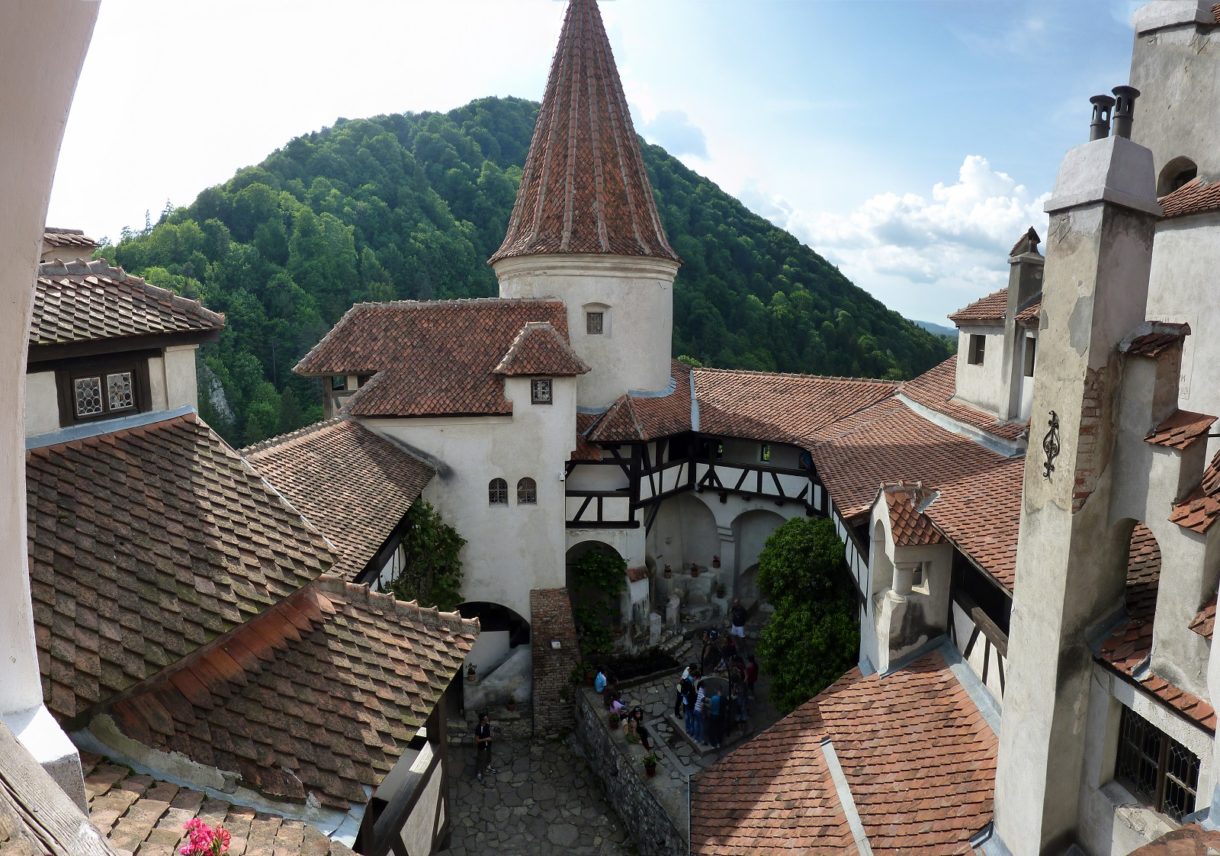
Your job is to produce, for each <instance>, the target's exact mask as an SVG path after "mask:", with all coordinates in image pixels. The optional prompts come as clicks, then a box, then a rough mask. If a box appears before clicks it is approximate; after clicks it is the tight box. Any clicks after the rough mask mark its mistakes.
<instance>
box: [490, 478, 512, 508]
mask: <svg viewBox="0 0 1220 856" xmlns="http://www.w3.org/2000/svg"><path fill="white" fill-rule="evenodd" d="M487 504H488V505H508V482H506V481H505V480H504V479H492V480H491V481H489V482H488V483H487Z"/></svg>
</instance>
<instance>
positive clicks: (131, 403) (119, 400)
mask: <svg viewBox="0 0 1220 856" xmlns="http://www.w3.org/2000/svg"><path fill="white" fill-rule="evenodd" d="M106 396H107V401H108V402H109V404H110V409H111V410H130V409H131V408H133V407H135V406H136V396H135V387H134V386H133V385H132V380H131V372H114V373H113V374H108V375H106Z"/></svg>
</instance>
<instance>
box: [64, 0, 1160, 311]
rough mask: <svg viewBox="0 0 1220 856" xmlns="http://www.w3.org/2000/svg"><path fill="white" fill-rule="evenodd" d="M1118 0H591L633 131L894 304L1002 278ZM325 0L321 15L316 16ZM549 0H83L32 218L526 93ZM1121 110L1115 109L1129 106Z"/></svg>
mask: <svg viewBox="0 0 1220 856" xmlns="http://www.w3.org/2000/svg"><path fill="white" fill-rule="evenodd" d="M1137 5H1138V3H1132V2H1127V0H1071V2H1062V0H1060V2H1046V0H1009V2H992V0H902V2H889V0H831V1H830V2H826V1H825V0H602V3H601V6H602V11H603V15H604V17H605V19H606V23H607V27H608V29H609V31H610V38H611V42H612V44H613V47H614V50H615V56H616V59H617V60H618V63H619V68H620V72H621V74H622V77H623V81H624V87H625V89H626V93H627V97H628V100H629V101H630V102H631V105H632V110H633V112H634V114H635V116H636V121H637V129H638V130H640V131H641V133H643V134H644V136H645V137H647V138H649V139H650V140H652V141H654V142H657V143H660V144H661V145H664V146H666V148H669V149H670V151H671V152H673V153H675V154H678V155H679V156H681V157H682V158H683V160H684V161H685V162H686V163H687V164H688V165H689V166H691V167H692V168H694V169H695V170H696V171H698V172H700V173H702V174H704V175H706V176H708V177H709V178H711V179H712V180H713V181H715V182H716V183H717V184H719V185H720V186H721V187H722V188H724V189H725V190H727V191H728V192H730V193H732V194H734V195H735V196H738V197H739V198H741V199H742V200H743V201H744V202H745V203H746V204H747V205H749V206H750V207H751V208H752V209H754V210H755V211H757V212H758V213H760V214H762V215H764V216H766V217H768V218H770V219H771V220H772V221H773V222H776V223H777V224H779V225H781V226H784V227H785V228H788V229H789V230H790V231H792V232H793V233H794V234H796V235H797V237H799V238H800V239H801V240H802V241H804V242H806V243H808V244H809V245H810V246H812V247H813V248H814V249H815V250H817V251H818V252H819V253H821V254H823V255H824V256H826V257H827V258H828V259H830V260H831V261H833V262H835V263H836V264H838V265H840V267H841V269H842V270H843V271H844V272H845V273H846V274H847V275H848V276H850V277H851V278H852V279H853V280H854V281H855V282H856V283H857V284H858V285H860V286H862V287H864V288H866V289H868V290H869V291H870V292H872V293H873V294H874V295H876V296H877V297H878V298H879V299H881V300H882V301H883V302H885V303H886V304H887V305H889V306H891V307H893V308H894V309H897V310H898V311H900V312H902V313H903V314H904V315H906V316H908V317H912V318H920V319H927V320H933V321H942V322H943V320H944V316H945V315H946V314H948V313H949V312H952V311H953V310H954V309H956V308H958V307H959V306H961V305H964V304H965V303H967V302H969V301H970V300H972V299H974V298H976V297H978V296H981V295H982V294H985V293H987V292H988V291H991V290H994V289H995V288H998V287H999V286H1000V285H1002V284H1003V282H1004V281H1005V277H1006V269H1007V265H1006V258H1005V253H1006V251H1007V249H1008V248H1009V247H1010V246H1011V244H1012V243H1013V241H1015V239H1016V238H1017V236H1018V235H1019V234H1020V233H1021V232H1023V231H1024V229H1025V228H1026V227H1028V226H1029V225H1034V226H1035V227H1037V228H1038V229H1039V231H1040V232H1042V231H1043V230H1044V229H1043V227H1044V223H1045V217H1044V215H1043V214H1042V213H1041V207H1042V202H1043V200H1044V196H1045V194H1046V193H1047V192H1048V191H1049V190H1050V189H1051V187H1052V185H1053V183H1054V178H1055V173H1056V170H1057V168H1058V164H1059V161H1060V159H1061V158H1062V156H1063V153H1064V152H1065V151H1066V150H1067V149H1068V148H1070V147H1071V146H1073V145H1076V144H1078V143H1080V142H1083V141H1084V140H1085V139H1086V136H1087V124H1088V118H1089V105H1088V97H1089V96H1090V95H1092V94H1094V93H1096V92H1102V91H1108V90H1109V89H1110V88H1111V87H1112V86H1114V85H1116V84H1119V83H1125V82H1126V80H1127V73H1128V66H1129V57H1130V47H1131V39H1132V34H1131V30H1130V27H1129V26H1128V25H1127V23H1126V22H1127V21H1128V20H1129V18H1130V13H1131V11H1132V10H1133V9H1134V8H1135V7H1136V6H1137ZM340 7H341V8H340ZM563 11H564V3H563V2H560V0H446V2H444V3H437V2H427V3H424V2H414V0H393V2H391V0H353V2H347V3H344V4H332V3H326V2H315V1H314V0H305V1H304V2H287V0H262V2H259V3H237V2H229V0H220V1H219V2H208V3H196V2H177V3H164V2H161V0H106V2H104V3H103V4H102V11H101V15H100V17H99V21H98V27H97V31H96V33H95V36H94V41H93V45H92V48H91V50H90V55H89V58H88V59H87V61H86V65H85V69H84V71H83V73H82V77H81V82H80V86H79V87H78V92H77V100H76V103H75V105H74V107H73V111H72V115H71V117H70V119H69V126H68V132H67V135H66V137H65V142H64V148H63V151H62V153H61V160H60V172H59V175H58V177H57V181H56V188H55V192H54V194H53V198H52V205H51V213H50V216H49V219H50V221H51V222H52V223H54V224H56V225H62V226H79V227H83V228H85V229H86V230H87V231H89V232H91V233H93V234H95V235H109V236H115V235H117V234H118V232H119V230H120V229H121V228H122V227H123V226H124V225H131V226H135V227H139V226H141V225H143V221H144V212H145V210H146V209H150V210H151V211H152V212H153V215H154V217H155V216H156V213H157V212H159V211H160V209H161V208H162V207H164V205H165V202H166V200H167V199H168V200H170V201H172V202H173V203H174V204H187V203H189V202H190V201H191V200H192V199H193V198H194V196H195V194H197V193H198V192H199V191H200V190H202V189H203V188H204V187H207V186H209V185H211V184H214V183H217V182H220V181H223V180H225V179H226V178H228V177H229V176H230V175H232V173H233V172H234V171H235V170H236V169H238V168H240V167H241V166H244V165H247V164H251V163H256V162H258V161H259V160H261V159H262V158H263V157H264V156H265V155H266V154H267V153H268V152H270V151H271V150H273V149H274V148H276V147H278V146H280V145H282V144H283V143H284V142H286V141H287V140H288V139H290V138H291V137H292V136H295V135H297V134H300V133H304V132H307V131H310V130H314V129H317V128H320V127H323V126H325V125H329V124H331V123H332V122H333V121H334V120H335V118H336V117H339V116H346V117H356V116H368V115H374V114H377V113H385V112H401V111H405V110H424V109H432V110H445V109H450V108H452V107H456V106H459V105H461V104H464V103H466V102H467V101H469V100H470V99H472V98H476V97H480V96H483V95H518V96H522V97H527V98H533V99H537V98H540V97H541V93H542V89H543V86H544V84H545V78H546V73H547V70H548V67H549V63H550V58H551V54H552V52H553V50H554V46H555V40H556V38H557V36H558V33H559V27H560V25H561V22H562V17H563ZM1138 121H1139V116H1138V107H1137V122H1138Z"/></svg>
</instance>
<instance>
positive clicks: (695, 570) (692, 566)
mask: <svg viewBox="0 0 1220 856" xmlns="http://www.w3.org/2000/svg"><path fill="white" fill-rule="evenodd" d="M690 575H691V579H694V578H695V577H697V576H699V566H698V565H696V564H695V563H694V562H691V563H690Z"/></svg>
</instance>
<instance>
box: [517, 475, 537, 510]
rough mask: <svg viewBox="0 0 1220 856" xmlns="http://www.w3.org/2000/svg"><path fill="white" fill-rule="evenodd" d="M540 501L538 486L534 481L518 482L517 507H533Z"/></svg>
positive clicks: (524, 480)
mask: <svg viewBox="0 0 1220 856" xmlns="http://www.w3.org/2000/svg"><path fill="white" fill-rule="evenodd" d="M537 501H538V485H536V484H534V480H533V479H521V481H519V482H517V505H533V504H534V503H536V502H537Z"/></svg>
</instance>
